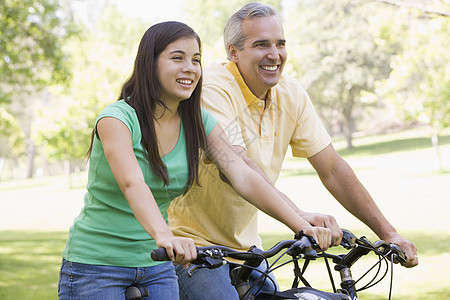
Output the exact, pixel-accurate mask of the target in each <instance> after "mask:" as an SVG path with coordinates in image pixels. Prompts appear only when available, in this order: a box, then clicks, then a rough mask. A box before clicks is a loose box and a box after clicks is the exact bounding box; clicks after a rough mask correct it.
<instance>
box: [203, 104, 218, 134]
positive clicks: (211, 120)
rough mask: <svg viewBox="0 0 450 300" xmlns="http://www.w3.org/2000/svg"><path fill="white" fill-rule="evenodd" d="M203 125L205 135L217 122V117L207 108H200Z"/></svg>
mask: <svg viewBox="0 0 450 300" xmlns="http://www.w3.org/2000/svg"><path fill="white" fill-rule="evenodd" d="M202 119H203V126H204V127H205V133H206V136H208V135H209V134H210V133H211V131H212V130H213V128H214V126H216V124H217V119H216V118H215V117H214V116H213V115H212V114H210V113H209V112H208V111H207V110H205V109H202Z"/></svg>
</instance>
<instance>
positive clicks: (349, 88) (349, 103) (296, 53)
mask: <svg viewBox="0 0 450 300" xmlns="http://www.w3.org/2000/svg"><path fill="white" fill-rule="evenodd" d="M373 11H374V10H373V6H371V5H369V4H361V2H360V1H354V0H338V1H334V0H333V1H332V0H326V1H317V2H311V1H308V2H305V1H302V2H298V3H297V5H296V6H294V7H292V8H291V9H290V12H291V13H290V14H289V16H288V18H287V20H288V22H287V23H286V25H285V28H287V29H286V35H287V36H288V50H289V53H290V64H291V68H292V70H291V71H293V73H294V75H297V77H299V79H300V80H301V82H302V83H303V84H304V85H305V86H306V88H307V89H308V93H309V94H310V96H311V98H312V99H313V101H314V103H315V105H316V106H317V108H318V110H319V111H320V113H321V115H322V117H323V119H324V120H325V121H326V122H328V124H329V126H330V127H331V125H333V123H332V121H334V125H336V123H337V125H339V126H340V127H343V128H344V131H345V132H347V134H351V132H352V131H353V130H354V124H353V123H354V118H355V116H354V115H355V111H356V110H358V109H361V108H363V107H364V106H367V105H369V104H374V102H373V101H371V102H367V99H368V98H367V97H366V98H364V97H363V96H365V95H367V94H368V93H373V92H374V90H375V83H376V82H377V80H381V79H384V78H386V77H387V76H388V75H389V72H390V66H389V63H390V55H391V54H390V53H389V51H387V49H385V48H384V47H383V46H382V44H381V43H380V41H381V40H382V37H381V38H380V37H377V36H376V35H375V32H374V31H375V30H374V25H373V24H374V22H375V21H376V19H374V15H375V14H374V13H373ZM298 15H300V16H301V17H295V16H298ZM318 20H320V21H318ZM385 34H386V33H385ZM391 50H392V49H391ZM336 112H339V114H338V116H337V117H336V116H335V115H336ZM336 121H337V122H336Z"/></svg>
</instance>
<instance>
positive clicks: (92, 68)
mask: <svg viewBox="0 0 450 300" xmlns="http://www.w3.org/2000/svg"><path fill="white" fill-rule="evenodd" d="M90 26H91V27H86V28H84V30H83V33H82V34H81V35H80V36H76V37H74V38H72V39H71V40H70V41H68V43H67V44H66V45H65V47H66V48H67V49H68V50H67V51H69V53H70V54H71V59H70V64H71V66H72V73H73V75H72V80H71V81H70V84H69V85H68V87H67V88H59V89H56V88H54V89H53V90H52V94H53V97H52V99H50V101H49V102H48V105H47V106H45V107H43V108H42V109H41V112H40V114H41V115H40V118H39V121H38V122H36V126H35V133H34V135H35V137H36V140H37V141H38V145H39V146H41V147H42V148H43V149H44V153H45V155H46V156H47V158H48V159H49V160H51V161H65V162H67V163H68V164H67V165H68V166H69V168H68V170H66V172H67V173H68V174H69V175H70V174H71V172H72V171H73V170H74V169H79V168H81V167H82V162H83V157H84V156H85V154H86V151H87V150H88V148H89V143H90V140H91V133H92V129H93V127H94V124H95V119H96V117H97V115H98V113H99V112H100V111H101V110H102V109H103V108H104V107H105V106H106V105H107V104H109V103H111V102H114V101H116V100H117V97H118V95H119V91H120V87H121V85H122V83H123V82H124V81H125V80H126V78H127V77H128V76H129V75H130V74H131V70H132V65H133V62H134V61H133V59H134V57H135V56H136V51H137V47H138V44H139V40H140V38H141V37H142V35H143V34H144V32H145V30H146V29H147V27H148V26H147V25H146V24H143V23H142V22H140V21H139V20H136V19H129V18H126V17H125V16H123V15H122V13H121V12H120V11H119V10H118V8H117V7H116V6H114V5H107V6H105V7H103V8H102V9H101V14H100V15H99V16H98V18H96V19H95V20H92V24H90ZM69 178H70V176H69Z"/></svg>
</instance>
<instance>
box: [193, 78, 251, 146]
mask: <svg viewBox="0 0 450 300" xmlns="http://www.w3.org/2000/svg"><path fill="white" fill-rule="evenodd" d="M202 99H203V107H204V108H205V109H206V110H207V111H208V112H210V113H211V114H212V115H214V117H215V118H216V119H217V121H218V123H219V124H220V126H221V127H222V129H223V131H224V132H225V134H226V135H227V137H228V140H229V141H230V143H231V144H232V145H235V146H241V147H242V148H244V149H246V146H245V143H244V139H243V138H242V132H241V127H240V126H239V124H238V122H237V115H236V113H235V108H234V107H233V105H232V102H231V101H230V95H228V94H227V93H226V91H224V90H223V89H221V88H220V87H218V86H216V85H210V84H207V85H204V86H203V91H202Z"/></svg>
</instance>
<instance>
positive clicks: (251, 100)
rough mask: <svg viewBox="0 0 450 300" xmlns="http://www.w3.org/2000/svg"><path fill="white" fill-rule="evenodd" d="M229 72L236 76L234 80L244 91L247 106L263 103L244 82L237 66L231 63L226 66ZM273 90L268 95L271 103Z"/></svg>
mask: <svg viewBox="0 0 450 300" xmlns="http://www.w3.org/2000/svg"><path fill="white" fill-rule="evenodd" d="M226 67H227V70H228V71H229V72H230V73H231V74H232V75H233V76H234V78H235V79H236V81H237V83H238V85H239V88H240V89H241V91H242V95H243V96H244V99H245V102H247V106H249V105H252V104H256V103H259V102H260V101H261V99H259V98H258V97H256V96H255V95H254V94H253V93H252V91H250V89H249V88H248V86H247V84H246V83H245V81H244V78H242V75H241V73H240V72H239V69H238V67H237V65H236V64H235V63H234V62H232V61H230V62H228V63H227V65H226ZM272 95H273V94H272V88H271V89H270V90H269V91H268V93H267V100H268V101H269V102H271V101H272Z"/></svg>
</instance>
